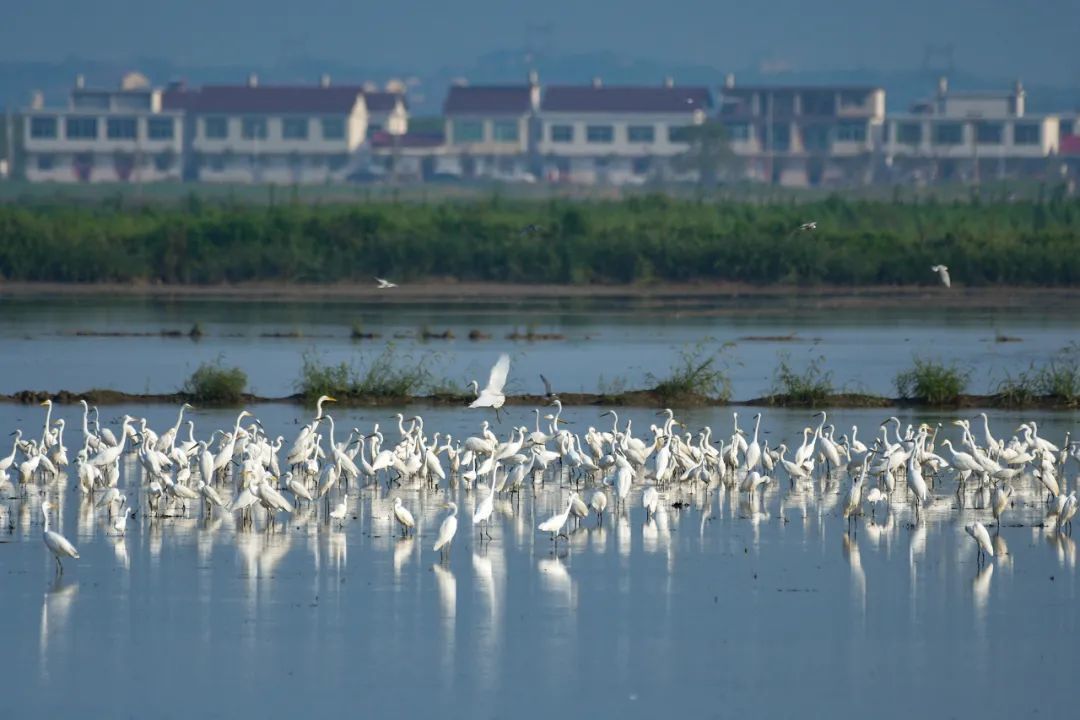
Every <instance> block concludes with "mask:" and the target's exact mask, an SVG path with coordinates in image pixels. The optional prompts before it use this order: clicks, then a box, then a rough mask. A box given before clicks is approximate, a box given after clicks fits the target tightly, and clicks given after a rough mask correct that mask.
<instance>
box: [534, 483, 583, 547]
mask: <svg viewBox="0 0 1080 720" xmlns="http://www.w3.org/2000/svg"><path fill="white" fill-rule="evenodd" d="M576 497H577V493H576V492H572V493H570V498H569V499H568V500H567V501H566V509H565V510H563V511H562V512H561V513H555V514H554V515H552V516H551V517H549V518H548V519H547V520H545V521H544V522H542V523H540V524H539V525H538V526H537V529H538V530H540V532H546V533H551V539H552V540H554V541H556V542H558V537H559V534H560V533H561V532H562V529H563V526H564V525H566V519H567V518H568V517H570V506H571V505H573V504H574V498H576Z"/></svg>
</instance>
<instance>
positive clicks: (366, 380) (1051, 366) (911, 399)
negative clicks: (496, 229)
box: [0, 343, 1080, 409]
mask: <svg viewBox="0 0 1080 720" xmlns="http://www.w3.org/2000/svg"><path fill="white" fill-rule="evenodd" d="M726 348H727V346H721V347H720V348H710V347H708V346H707V345H706V344H704V343H703V344H699V345H696V346H694V347H692V348H689V349H685V350H683V351H682V352H680V353H679V359H678V360H677V361H676V362H675V363H674V365H673V366H672V368H671V370H670V371H669V372H668V374H667V375H665V376H663V377H658V376H654V375H649V376H647V380H648V382H649V387H648V388H645V389H639V390H627V389H625V387H624V385H625V383H624V382H622V381H620V380H615V381H612V382H610V383H605V382H604V381H603V380H601V391H600V392H598V393H560V394H559V399H560V400H561V401H562V403H563V404H564V405H568V406H569V405H625V406H639V407H669V406H671V407H693V406H723V405H771V406H779V407H833V408H836V407H849V408H851V407H891V406H913V407H1041V408H1051V409H1076V408H1080V344H1076V343H1073V344H1071V345H1069V346H1068V347H1066V348H1064V349H1063V350H1061V351H1060V352H1058V353H1057V354H1056V355H1055V356H1054V357H1053V358H1051V359H1050V360H1049V361H1047V362H1046V363H1045V364H1043V365H1039V366H1035V365H1033V366H1032V367H1031V368H1030V369H1029V370H1028V371H1026V372H1025V373H1021V374H1020V375H1018V376H1009V377H1007V378H1006V380H1004V381H1002V383H1000V385H999V387H998V392H996V393H994V394H992V395H972V394H968V393H967V392H966V390H967V386H968V380H969V373H967V372H965V371H962V370H961V369H960V368H958V367H956V366H955V365H950V364H946V363H943V362H940V361H937V360H933V359H927V358H919V357H916V358H915V359H914V364H913V366H912V368H911V369H909V370H905V371H904V372H901V373H899V374H898V375H897V376H896V379H895V385H896V388H897V391H898V393H899V397H895V398H888V397H882V396H878V395H870V394H865V393H855V392H845V391H842V390H837V389H836V388H835V387H834V386H833V382H832V374H831V373H829V372H827V371H825V370H823V369H822V366H823V364H824V358H820V357H819V358H815V359H813V360H811V361H810V362H809V363H808V365H807V367H806V368H803V369H798V368H796V367H793V365H792V364H791V361H790V358H789V357H788V356H786V355H782V356H781V360H780V364H779V366H778V367H777V369H776V372H775V375H774V380H773V391H772V393H771V394H769V395H767V396H765V397H761V398H754V399H752V400H745V401H733V400H732V399H731V382H730V379H729V378H728V375H727V364H726V360H725V357H724V350H725V349H726ZM438 360H439V358H438V355H437V354H427V355H424V356H422V357H420V358H419V359H414V358H412V357H411V356H409V355H408V354H403V353H399V352H398V351H397V350H396V348H395V347H394V346H393V345H392V344H391V345H388V346H387V347H386V348H385V349H384V350H383V352H382V353H381V354H379V355H378V356H376V357H372V358H366V357H363V356H362V357H361V360H360V362H359V363H358V364H349V363H340V364H337V365H328V364H325V363H324V362H323V361H322V360H321V359H320V358H319V357H318V356H317V355H316V354H314V353H309V354H307V355H305V356H304V361H303V366H302V368H301V375H300V378H299V379H298V380H297V383H296V389H297V392H296V393H294V394H292V395H288V396H285V397H261V396H258V395H255V394H252V393H250V392H248V391H247V374H246V373H245V372H244V371H243V370H241V369H240V368H237V367H227V366H226V365H225V364H224V363H223V361H222V359H221V358H220V357H219V358H218V359H216V360H214V361H212V362H209V363H205V364H203V365H201V366H200V367H199V368H197V369H196V370H195V372H194V373H192V375H191V376H190V377H189V378H188V379H187V380H186V381H185V383H184V385H183V387H182V388H181V389H180V390H179V391H178V392H176V393H167V394H136V393H124V392H119V391H115V390H103V389H95V390H89V391H86V392H82V393H75V392H69V391H66V390H65V391H61V392H59V393H48V392H44V391H32V390H24V391H21V392H18V393H15V394H13V395H6V396H0V399H2V400H7V401H10V402H22V403H31V402H41V401H42V400H45V399H46V398H51V399H52V400H53V401H54V402H57V403H60V404H71V403H76V402H78V401H79V400H86V401H88V402H91V403H95V404H101V405H104V404H121V403H157V402H165V403H180V402H190V403H194V404H197V405H204V406H236V405H245V404H254V403H280V402H290V403H303V404H305V405H313V404H314V402H315V400H316V399H317V398H318V397H319V396H320V395H330V396H332V397H334V398H336V399H337V400H338V401H339V402H341V403H342V404H345V405H369V406H379V405H404V404H409V403H423V404H431V405H458V406H464V405H467V404H468V403H469V402H470V401H471V400H472V398H473V395H472V394H471V393H469V392H468V391H467V390H465V389H464V388H462V387H459V386H457V385H455V384H453V383H451V382H449V381H447V380H439V379H437V378H436V376H435V375H434V374H433V372H432V371H431V369H430V368H431V367H433V366H436V365H437V364H438ZM548 401H549V398H547V397H545V396H543V395H531V394H519V395H507V397H506V404H507V405H542V404H544V403H547V402H548Z"/></svg>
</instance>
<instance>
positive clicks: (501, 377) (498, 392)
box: [469, 353, 510, 416]
mask: <svg viewBox="0 0 1080 720" xmlns="http://www.w3.org/2000/svg"><path fill="white" fill-rule="evenodd" d="M509 374H510V356H509V355H507V354H506V353H503V354H501V355H499V359H498V360H497V361H496V362H495V365H494V366H493V367H492V368H491V375H490V376H489V377H488V383H487V387H485V388H484V389H483V390H481V391H480V395H479V397H477V398H476V399H475V400H473V401H472V404H470V405H469V407H470V408H484V407H489V408H494V409H495V413H496V416H497V415H498V412H499V408H501V407H502V406H503V403H505V402H506V396H505V395H504V394H503V387H504V386H505V385H506V376H507V375H509Z"/></svg>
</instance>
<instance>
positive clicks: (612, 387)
mask: <svg viewBox="0 0 1080 720" xmlns="http://www.w3.org/2000/svg"><path fill="white" fill-rule="evenodd" d="M626 384H627V383H626V377H624V376H622V375H616V376H614V377H612V378H605V377H604V376H603V375H601V376H600V379H599V380H597V382H596V387H597V390H598V392H599V394H600V395H606V396H612V395H622V394H623V393H624V392H626Z"/></svg>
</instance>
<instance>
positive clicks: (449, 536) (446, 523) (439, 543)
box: [431, 502, 457, 555]
mask: <svg viewBox="0 0 1080 720" xmlns="http://www.w3.org/2000/svg"><path fill="white" fill-rule="evenodd" d="M446 507H447V508H448V509H449V510H450V514H449V515H447V516H446V517H445V518H443V521H442V525H440V526H439V535H438V537H437V538H436V539H435V545H434V546H433V547H432V548H431V549H432V550H436V551H440V552H442V553H443V554H444V555H445V554H446V553H447V552H449V551H450V542H451V541H452V540H453V539H454V535H455V534H457V503H453V502H451V503H447V504H446Z"/></svg>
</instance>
